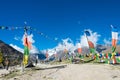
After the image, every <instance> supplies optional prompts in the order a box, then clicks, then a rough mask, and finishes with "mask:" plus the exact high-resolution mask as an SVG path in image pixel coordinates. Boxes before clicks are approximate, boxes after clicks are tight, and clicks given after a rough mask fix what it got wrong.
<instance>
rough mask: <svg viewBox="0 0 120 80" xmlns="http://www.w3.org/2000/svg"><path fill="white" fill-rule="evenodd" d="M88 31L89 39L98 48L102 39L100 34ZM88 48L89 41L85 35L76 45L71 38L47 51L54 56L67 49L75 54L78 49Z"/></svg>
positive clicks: (63, 40)
mask: <svg viewBox="0 0 120 80" xmlns="http://www.w3.org/2000/svg"><path fill="white" fill-rule="evenodd" d="M88 31H90V34H91V36H90V37H89V39H90V40H91V41H92V42H93V43H94V45H95V46H96V44H97V41H98V39H99V37H100V34H98V33H97V32H92V31H91V30H90V29H88ZM85 46H86V47H88V42H87V39H86V37H85V35H82V36H81V37H80V39H79V41H77V43H76V44H75V45H74V43H73V41H72V40H71V39H70V38H66V39H62V42H61V43H59V44H58V45H57V46H56V47H54V48H52V49H47V50H48V54H49V55H52V54H54V53H55V50H56V51H60V50H64V49H65V48H66V49H67V50H68V51H70V52H71V53H73V52H74V50H75V49H77V48H78V47H81V48H82V47H85ZM43 52H44V53H46V50H43Z"/></svg>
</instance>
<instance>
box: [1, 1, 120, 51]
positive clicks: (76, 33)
mask: <svg viewBox="0 0 120 80" xmlns="http://www.w3.org/2000/svg"><path fill="white" fill-rule="evenodd" d="M119 3H120V1H119V0H1V1H0V25H1V26H8V27H12V26H15V27H24V22H25V21H26V22H27V25H28V26H31V27H33V28H36V29H37V30H38V31H40V32H42V33H44V34H46V35H48V36H49V37H50V38H51V39H54V38H58V42H61V40H62V39H66V38H68V37H69V38H71V40H73V42H74V43H76V41H77V40H78V39H80V36H81V35H83V34H84V33H83V32H84V29H90V30H92V31H93V32H97V33H98V34H100V35H101V36H100V39H99V40H98V43H99V44H103V40H104V39H105V38H106V39H109V38H111V31H110V30H111V29H110V25H111V24H112V25H113V26H117V27H119V26H120V5H119ZM33 35H34V36H33V39H34V40H35V43H34V45H35V46H36V47H37V48H38V49H40V50H42V49H46V48H52V47H54V46H57V44H58V42H55V41H53V40H49V39H47V38H45V37H43V36H40V35H39V34H37V33H36V32H33ZM22 36H23V30H22V29H19V30H13V31H8V30H0V40H2V41H4V42H6V43H7V44H15V45H17V46H19V47H21V48H23V45H22V41H21V38H22ZM15 37H17V38H18V40H15V39H14V38H15Z"/></svg>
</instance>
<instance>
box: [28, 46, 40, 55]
mask: <svg viewBox="0 0 120 80" xmlns="http://www.w3.org/2000/svg"><path fill="white" fill-rule="evenodd" d="M30 53H31V54H35V53H39V50H38V49H37V48H36V47H35V46H34V45H32V49H31V50H30Z"/></svg>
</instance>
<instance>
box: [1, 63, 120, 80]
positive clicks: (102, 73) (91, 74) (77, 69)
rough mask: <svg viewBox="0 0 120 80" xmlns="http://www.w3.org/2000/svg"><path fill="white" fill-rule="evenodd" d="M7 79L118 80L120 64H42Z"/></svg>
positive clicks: (2, 79)
mask: <svg viewBox="0 0 120 80" xmlns="http://www.w3.org/2000/svg"><path fill="white" fill-rule="evenodd" d="M0 80H6V79H5V78H1V79H0ZM8 80H120V65H119V66H112V65H106V64H68V65H67V66H65V65H44V66H42V68H38V69H37V70H35V71H34V70H31V71H28V72H26V73H24V74H22V75H18V76H15V77H13V78H10V79H8Z"/></svg>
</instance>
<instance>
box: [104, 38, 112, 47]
mask: <svg viewBox="0 0 120 80" xmlns="http://www.w3.org/2000/svg"><path fill="white" fill-rule="evenodd" d="M103 42H104V43H105V45H106V46H110V45H111V41H110V40H107V39H104V40H103Z"/></svg>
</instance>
